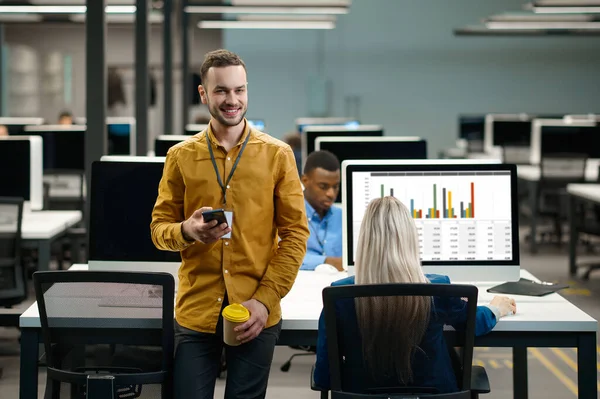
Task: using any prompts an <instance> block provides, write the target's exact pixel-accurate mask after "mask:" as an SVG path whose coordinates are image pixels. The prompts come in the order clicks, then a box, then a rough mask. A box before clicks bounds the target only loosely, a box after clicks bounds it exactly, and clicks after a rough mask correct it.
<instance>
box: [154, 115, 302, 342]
mask: <svg viewBox="0 0 600 399" xmlns="http://www.w3.org/2000/svg"><path fill="white" fill-rule="evenodd" d="M248 134H249V135H250V138H249V141H248V144H247V145H246V148H245V150H244V152H243V154H242V156H241V158H240V161H239V163H238V165H237V168H236V169H235V172H234V174H233V177H232V178H231V181H230V182H229V185H228V187H227V202H226V203H225V204H223V193H222V191H221V187H220V186H219V183H218V181H217V176H216V174H215V170H214V167H213V164H212V162H211V158H210V153H209V151H208V145H211V146H212V149H213V153H214V156H215V160H216V163H217V166H218V169H219V173H220V175H221V180H222V182H223V184H226V183H225V182H226V181H227V177H228V176H229V173H230V172H231V169H232V166H233V164H234V162H235V160H236V158H237V156H238V154H239V152H240V150H241V147H242V144H243V142H244V140H245V139H246V136H247V135H248ZM203 206H210V207H212V208H214V209H217V208H225V209H226V210H230V211H232V212H233V221H232V224H231V227H232V233H231V238H230V239H225V238H222V239H220V240H218V241H217V242H216V243H212V244H202V243H200V242H194V243H190V242H188V241H186V240H185V239H184V238H183V236H182V232H181V223H182V222H183V221H184V220H186V219H188V218H189V217H190V216H191V215H192V214H193V213H194V211H195V210H197V209H199V208H201V207H203ZM306 220H307V219H306V211H305V208H304V195H303V193H302V187H301V184H300V180H299V178H298V171H297V169H296V163H295V160H294V155H293V152H292V150H291V148H290V147H289V146H288V145H287V144H285V143H283V142H281V141H279V140H277V139H275V138H273V137H271V136H269V135H268V134H265V133H262V132H259V131H257V130H255V129H250V128H249V125H248V123H247V122H246V128H245V130H244V133H243V134H242V137H241V139H240V141H239V143H238V144H237V145H236V146H235V147H234V148H232V149H231V151H229V152H227V151H226V150H225V148H224V147H223V146H221V145H220V144H219V142H218V141H217V139H216V138H215V136H214V134H213V132H212V131H211V128H210V125H209V127H208V129H207V130H206V131H203V132H200V133H198V134H196V135H195V136H191V137H190V139H188V140H186V141H184V142H182V143H179V144H177V145H175V146H173V147H171V148H170V149H169V151H168V153H167V157H166V160H165V167H164V171H163V176H162V179H161V181H160V184H159V188H158V198H157V200H156V204H155V205H154V210H153V212H152V223H151V225H150V228H151V232H152V241H153V242H154V244H155V245H156V247H157V248H159V249H162V250H167V251H181V258H182V263H181V267H180V268H179V288H178V292H177V303H176V308H175V314H176V318H177V322H178V323H179V324H180V325H182V326H183V327H186V328H189V329H192V330H195V331H199V332H207V333H214V332H215V330H216V326H217V322H218V319H219V314H220V310H221V307H222V304H223V300H224V295H225V294H226V293H227V295H228V299H229V303H242V302H244V301H246V300H249V299H252V298H253V299H256V300H258V301H260V302H261V303H263V304H264V305H265V306H266V307H267V310H268V311H269V317H268V319H267V324H266V327H271V326H273V325H275V324H277V323H278V322H279V320H280V319H281V307H280V300H281V298H283V297H284V296H285V295H286V294H287V293H288V292H289V290H290V289H291V288H292V285H293V284H294V280H295V278H296V275H297V274H298V269H299V268H300V266H301V264H302V259H303V258H304V255H305V253H306V243H307V240H308V236H309V230H308V226H307V222H306Z"/></svg>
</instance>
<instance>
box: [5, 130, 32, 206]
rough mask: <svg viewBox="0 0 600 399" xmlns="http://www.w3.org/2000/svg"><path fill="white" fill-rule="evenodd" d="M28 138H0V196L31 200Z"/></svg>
mask: <svg viewBox="0 0 600 399" xmlns="http://www.w3.org/2000/svg"><path fill="white" fill-rule="evenodd" d="M30 146H31V144H30V142H29V141H28V140H0V170H1V171H2V172H1V173H0V196H1V197H22V198H23V199H24V200H25V201H30V200H31V183H30V180H31V176H30V174H31V159H30V157H31V149H30Z"/></svg>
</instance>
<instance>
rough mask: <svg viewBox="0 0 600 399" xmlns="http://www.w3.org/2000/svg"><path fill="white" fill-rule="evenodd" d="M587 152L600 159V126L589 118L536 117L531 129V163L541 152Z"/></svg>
mask: <svg viewBox="0 0 600 399" xmlns="http://www.w3.org/2000/svg"><path fill="white" fill-rule="evenodd" d="M565 153H577V154H586V155H587V156H588V157H589V158H600V125H599V124H598V122H596V121H595V120H591V119H562V120H561V119H535V120H534V121H533V127H532V130H531V152H530V162H531V164H533V165H538V164H539V163H540V162H541V158H542V155H544V154H548V155H549V154H565Z"/></svg>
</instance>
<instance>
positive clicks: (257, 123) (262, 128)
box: [248, 119, 265, 132]
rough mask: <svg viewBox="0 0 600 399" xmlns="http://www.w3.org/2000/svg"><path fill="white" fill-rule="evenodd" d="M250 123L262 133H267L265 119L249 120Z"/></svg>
mask: <svg viewBox="0 0 600 399" xmlns="http://www.w3.org/2000/svg"><path fill="white" fill-rule="evenodd" d="M248 123H249V124H250V126H252V127H254V128H255V129H257V130H260V131H261V132H264V131H265V121H264V120H263V119H248Z"/></svg>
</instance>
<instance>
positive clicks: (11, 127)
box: [0, 117, 44, 136]
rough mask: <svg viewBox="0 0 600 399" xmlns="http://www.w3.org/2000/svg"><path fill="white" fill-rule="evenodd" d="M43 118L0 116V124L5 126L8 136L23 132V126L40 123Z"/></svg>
mask: <svg viewBox="0 0 600 399" xmlns="http://www.w3.org/2000/svg"><path fill="white" fill-rule="evenodd" d="M43 123H44V118H16V117H0V125H4V126H6V130H8V134H9V135H10V136H14V135H23V134H25V132H24V129H25V126H34V125H42V124H43Z"/></svg>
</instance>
